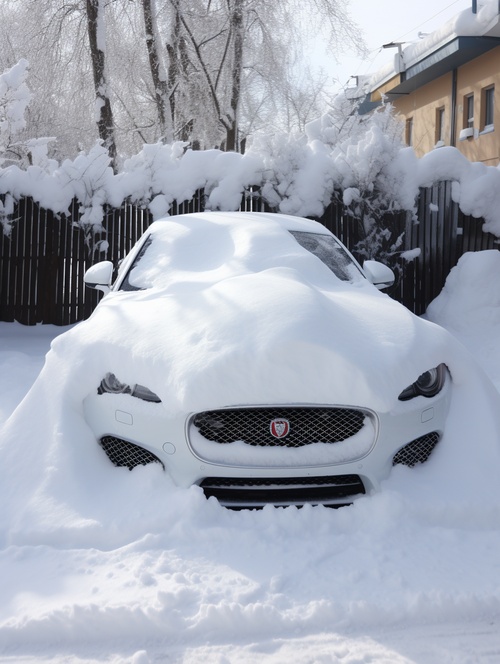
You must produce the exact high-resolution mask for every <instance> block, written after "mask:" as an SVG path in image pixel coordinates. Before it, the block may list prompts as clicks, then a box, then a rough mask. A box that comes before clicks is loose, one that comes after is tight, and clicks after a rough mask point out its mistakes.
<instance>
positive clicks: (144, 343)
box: [53, 213, 447, 413]
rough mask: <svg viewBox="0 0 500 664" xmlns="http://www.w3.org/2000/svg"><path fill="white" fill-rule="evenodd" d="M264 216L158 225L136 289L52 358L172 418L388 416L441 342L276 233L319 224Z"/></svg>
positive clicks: (439, 356) (358, 279)
mask: <svg viewBox="0 0 500 664" xmlns="http://www.w3.org/2000/svg"><path fill="white" fill-rule="evenodd" d="M273 219H276V217H274V218H272V217H268V216H262V215H261V216H259V215H258V214H256V215H245V217H244V221H243V218H242V217H241V216H237V215H236V216H235V215H234V213H225V214H221V213H205V214H202V215H192V216H191V215H188V216H184V217H176V218H172V219H169V220H168V221H165V222H157V224H155V225H154V227H153V231H152V232H153V241H152V243H151V245H150V246H149V247H148V249H147V251H146V253H145V254H144V256H143V257H142V258H141V260H140V262H139V263H138V265H137V267H136V268H134V270H133V271H132V273H131V275H130V282H131V283H132V284H134V285H136V286H138V287H141V288H144V290H140V291H134V292H125V291H115V292H112V293H111V294H109V295H108V296H107V297H106V298H105V299H104V300H103V302H102V303H101V304H100V305H99V306H98V308H97V310H96V312H95V313H94V315H93V316H92V318H91V319H90V320H89V321H88V322H86V323H84V324H82V325H80V326H78V327H77V328H75V329H74V330H73V331H72V332H71V333H70V334H69V336H66V337H61V338H59V339H58V340H57V342H56V343H55V344H54V349H53V350H54V353H55V354H56V355H58V356H59V357H60V361H61V362H62V363H63V364H67V363H68V361H69V362H70V363H71V364H76V363H78V362H79V360H81V358H83V357H85V374H86V376H87V377H88V381H85V382H86V389H87V390H88V391H89V392H90V391H91V390H93V389H95V387H96V386H97V385H98V384H99V382H100V380H101V379H102V377H103V371H110V372H112V373H114V374H115V375H116V376H117V377H118V378H119V379H120V380H122V381H125V382H129V383H131V384H135V383H140V384H143V385H146V386H147V387H149V388H150V389H151V390H153V392H155V393H157V394H158V395H159V396H160V398H161V400H162V402H163V404H164V405H165V407H166V408H167V409H168V410H169V412H173V413H177V412H179V411H184V412H186V413H188V412H196V411H200V410H205V409H209V408H216V407H222V406H228V405H233V404H262V403H300V402H302V403H329V404H330V403H337V404H355V405H362V406H366V407H369V408H373V409H375V410H378V411H388V410H390V409H391V408H392V407H393V406H394V404H395V402H397V396H398V394H399V393H400V392H401V391H402V390H403V389H404V388H405V387H406V386H407V385H409V384H411V383H412V382H413V381H414V380H416V378H417V377H418V376H419V375H420V374H421V373H422V372H424V371H426V370H427V369H430V368H432V367H433V366H436V365H437V364H439V363H440V362H443V361H446V360H447V357H445V353H447V350H446V345H447V341H446V339H447V335H446V333H445V332H444V331H443V330H442V329H440V328H436V327H435V326H432V325H430V324H428V323H426V322H424V321H422V320H419V319H418V318H416V317H415V316H413V315H411V314H410V313H409V312H408V311H407V310H406V309H404V308H403V307H402V306H400V305H399V304H397V303H396V302H394V301H393V300H391V299H390V298H389V297H388V296H387V295H384V294H381V293H379V292H378V291H377V290H376V289H375V288H374V287H373V286H372V285H371V284H369V283H368V281H367V280H366V279H364V278H363V277H362V276H361V275H360V273H359V271H357V270H356V268H355V266H353V268H352V271H353V282H352V283H351V282H347V281H341V280H340V279H338V278H337V277H335V276H334V275H333V274H332V272H331V271H330V270H329V269H328V268H327V267H326V266H325V265H324V264H323V263H321V262H320V261H319V260H318V259H317V258H316V257H315V256H313V255H312V254H310V253H309V252H308V251H306V250H305V249H303V248H302V247H301V246H300V245H299V244H298V243H297V241H296V240H295V239H294V237H293V236H292V235H291V234H290V233H289V232H288V230H287V228H286V227H285V224H286V225H287V226H288V227H291V228H293V229H302V230H309V231H310V230H311V227H312V230H317V231H319V232H322V233H324V228H323V227H322V226H320V225H319V224H316V223H314V222H307V223H306V224H305V225H304V224H303V223H302V222H300V221H297V220H295V219H294V218H289V217H284V218H281V220H280V221H275V220H273ZM356 273H357V274H356ZM78 373H80V372H78ZM76 377H77V373H76V372H75V378H76ZM77 380H78V384H79V385H80V386H81V385H82V377H81V376H78V377H77ZM89 381H90V382H89ZM72 389H76V386H75V388H72ZM79 392H80V397H81V396H83V395H82V393H81V390H79Z"/></svg>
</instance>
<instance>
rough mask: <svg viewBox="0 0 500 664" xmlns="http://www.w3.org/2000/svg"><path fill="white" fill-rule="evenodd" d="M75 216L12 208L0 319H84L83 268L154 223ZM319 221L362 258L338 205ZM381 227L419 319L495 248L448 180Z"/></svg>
mask: <svg viewBox="0 0 500 664" xmlns="http://www.w3.org/2000/svg"><path fill="white" fill-rule="evenodd" d="M203 207H204V196H203V192H198V193H197V195H196V196H195V197H194V198H193V199H192V200H191V201H188V202H185V203H181V204H174V206H173V208H172V209H171V211H170V213H171V214H181V213H185V212H195V211H199V210H202V209H203ZM241 209H243V210H263V209H266V206H265V203H264V202H263V201H262V200H261V199H260V197H259V196H258V195H257V194H255V193H252V192H248V193H247V194H245V196H244V197H243V201H242V207H241ZM79 218H80V212H79V205H78V203H77V201H74V202H73V204H72V206H71V208H70V210H69V212H68V214H67V215H56V214H54V213H52V212H51V211H49V210H44V209H41V208H40V207H39V206H38V205H37V204H36V203H34V202H33V200H32V199H29V198H28V199H22V200H20V201H19V202H18V203H17V204H16V206H15V209H14V212H13V214H12V215H11V220H12V230H11V233H10V234H9V235H8V236H7V235H5V234H3V233H2V232H1V230H0V320H1V321H14V320H16V321H18V322H20V323H23V324H25V325H34V324H36V323H52V324H55V325H68V324H71V323H75V322H77V321H80V320H83V319H85V318H88V316H90V314H91V313H92V311H93V309H94V307H95V306H96V304H97V301H98V297H99V294H98V293H97V292H96V291H93V290H90V289H85V287H84V283H83V275H84V273H85V270H86V269H87V268H88V267H89V266H90V265H93V264H94V263H96V262H98V261H100V260H111V261H112V262H113V263H114V264H115V265H116V264H117V263H118V261H119V260H120V259H121V258H123V256H124V255H125V254H126V253H127V251H129V249H130V248H131V247H132V246H133V244H134V243H135V242H136V240H137V239H138V238H139V237H140V235H141V234H142V233H143V232H144V230H145V229H146V228H147V227H148V225H149V224H150V223H151V216H150V214H149V213H148V212H147V210H144V209H142V208H140V207H138V206H136V205H131V204H129V203H125V204H124V205H123V206H122V207H121V208H119V209H106V210H105V214H104V219H103V224H102V225H103V229H104V232H103V233H102V234H101V235H100V236H97V237H95V236H89V234H88V233H86V232H85V230H84V229H82V227H81V226H80V225H79V224H78V223H77V222H78V220H79ZM319 221H321V222H322V223H323V224H324V225H325V226H326V227H327V228H329V229H330V230H331V231H333V232H334V233H335V234H336V235H337V236H338V237H339V238H340V239H341V240H342V241H343V242H344V244H346V246H347V247H348V248H350V249H351V251H353V253H354V254H355V255H357V254H359V252H358V249H357V245H358V243H359V242H360V241H362V240H363V238H364V231H363V229H362V226H361V224H360V223H359V222H358V221H357V220H355V219H353V218H352V216H350V215H349V214H348V213H347V212H346V210H345V209H344V207H343V206H342V205H341V204H339V203H336V202H332V204H331V205H330V206H329V207H328V208H327V210H325V213H324V215H323V217H322V218H321V219H320V220H319ZM380 221H381V225H383V226H384V227H386V228H390V229H391V230H392V234H393V237H394V238H395V237H397V236H399V235H400V234H401V233H404V241H403V245H402V246H401V247H400V250H399V251H398V252H396V253H395V254H394V255H393V256H392V257H391V262H392V265H391V267H395V268H396V271H397V272H398V274H399V279H398V280H397V283H396V284H395V286H394V288H393V289H392V292H391V293H390V295H391V296H392V297H394V298H395V299H397V300H399V301H400V302H402V303H403V304H404V305H405V306H407V307H408V308H409V309H410V310H411V311H414V312H415V313H417V314H421V313H423V312H424V311H425V309H426V307H427V305H428V304H429V302H431V300H432V299H433V298H434V297H436V295H437V294H438V293H439V292H440V291H441V289H442V287H443V285H444V282H445V279H446V276H447V275H448V273H449V271H450V270H451V268H452V267H453V266H454V265H456V263H457V262H458V259H459V258H460V256H461V255H462V254H463V253H465V252H466V251H479V250H484V249H498V248H499V245H498V239H497V238H496V237H495V236H493V235H491V234H488V233H484V232H483V231H482V229H481V227H482V220H480V219H474V218H471V217H466V216H465V215H463V214H462V213H461V212H460V210H459V208H458V205H457V204H456V203H454V202H453V201H452V200H451V183H449V182H441V183H438V184H437V185H435V186H434V187H431V188H429V189H423V190H421V192H420V198H419V204H418V221H417V222H415V221H414V220H413V219H412V216H411V214H409V213H400V214H396V215H390V216H387V217H385V218H383V219H381V220H380ZM411 249H419V250H420V254H419V256H418V257H416V258H415V259H414V260H412V261H406V260H404V259H403V258H402V257H401V253H402V252H404V251H408V250H411ZM358 257H359V256H358Z"/></svg>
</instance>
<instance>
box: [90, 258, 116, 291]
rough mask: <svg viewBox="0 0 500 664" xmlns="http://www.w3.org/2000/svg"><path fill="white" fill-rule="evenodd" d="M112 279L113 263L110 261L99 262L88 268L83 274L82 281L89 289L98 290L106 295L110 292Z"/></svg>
mask: <svg viewBox="0 0 500 664" xmlns="http://www.w3.org/2000/svg"><path fill="white" fill-rule="evenodd" d="M112 278H113V263H112V262H111V261H101V262H100V263H96V264H95V265H92V267H89V269H88V270H87V271H86V272H85V275H84V277H83V281H84V282H85V285H86V286H88V287H89V288H95V289H96V290H100V291H102V292H103V293H104V294H105V295H106V293H109V291H110V290H111V280H112Z"/></svg>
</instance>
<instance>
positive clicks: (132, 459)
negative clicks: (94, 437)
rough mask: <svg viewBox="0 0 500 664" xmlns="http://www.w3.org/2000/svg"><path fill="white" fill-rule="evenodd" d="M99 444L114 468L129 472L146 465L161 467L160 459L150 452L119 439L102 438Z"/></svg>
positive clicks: (112, 437)
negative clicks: (121, 467) (125, 467)
mask: <svg viewBox="0 0 500 664" xmlns="http://www.w3.org/2000/svg"><path fill="white" fill-rule="evenodd" d="M99 444H100V446H101V447H102V449H103V450H104V451H105V452H106V454H107V455H108V458H109V460H110V461H111V462H112V463H113V464H114V465H115V466H127V468H128V469H129V470H132V468H135V467H136V466H141V465H142V466H145V465H146V464H148V463H161V465H162V466H163V463H162V462H161V461H160V459H158V457H157V456H155V455H154V454H153V453H152V452H149V451H148V450H145V449H144V448H143V447H140V446H139V445H134V443H129V442H128V441H126V440H122V439H121V438H115V437H114V436H104V437H103V438H101V440H100V441H99Z"/></svg>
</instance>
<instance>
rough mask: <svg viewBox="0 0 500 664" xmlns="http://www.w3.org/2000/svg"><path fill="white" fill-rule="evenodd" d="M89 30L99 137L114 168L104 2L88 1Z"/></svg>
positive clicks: (99, 0) (114, 158)
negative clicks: (106, 68) (107, 78)
mask: <svg viewBox="0 0 500 664" xmlns="http://www.w3.org/2000/svg"><path fill="white" fill-rule="evenodd" d="M86 11H87V30H88V37H89V45H90V57H91V60H92V73H93V76H94V89H95V97H96V100H95V101H96V119H97V128H98V131H99V137H100V139H101V140H102V141H103V144H104V146H105V147H106V149H107V150H108V152H109V156H110V157H111V162H112V164H113V166H114V165H115V163H116V143H115V134H114V122H113V111H112V110H111V100H110V97H109V88H108V84H107V80H106V70H105V65H106V41H105V39H106V38H105V22H104V21H105V19H104V4H103V2H102V0H86Z"/></svg>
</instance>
